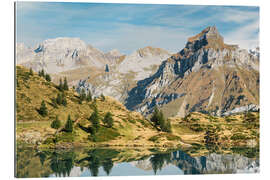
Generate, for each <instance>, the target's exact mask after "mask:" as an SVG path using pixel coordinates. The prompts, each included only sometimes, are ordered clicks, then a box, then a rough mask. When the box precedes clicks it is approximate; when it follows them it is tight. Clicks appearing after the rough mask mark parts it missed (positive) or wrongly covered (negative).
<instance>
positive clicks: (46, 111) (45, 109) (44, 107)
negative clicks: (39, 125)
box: [39, 100, 48, 116]
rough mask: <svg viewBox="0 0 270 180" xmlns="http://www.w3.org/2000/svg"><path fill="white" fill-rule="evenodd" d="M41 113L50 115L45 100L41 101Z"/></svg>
mask: <svg viewBox="0 0 270 180" xmlns="http://www.w3.org/2000/svg"><path fill="white" fill-rule="evenodd" d="M39 114H40V115H41V116H47V115H48V110H47V107H46V104H45V101H44V100H43V101H42V102H41V105H40V108H39Z"/></svg>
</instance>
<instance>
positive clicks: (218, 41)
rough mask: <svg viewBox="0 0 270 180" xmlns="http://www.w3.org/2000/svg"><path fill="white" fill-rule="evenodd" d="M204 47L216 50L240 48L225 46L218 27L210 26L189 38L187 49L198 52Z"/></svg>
mask: <svg viewBox="0 0 270 180" xmlns="http://www.w3.org/2000/svg"><path fill="white" fill-rule="evenodd" d="M202 47H204V48H214V49H224V48H225V49H236V48H237V47H238V46H236V45H228V44H225V43H224V38H223V37H222V36H221V35H220V34H219V32H218V30H217V28H216V26H209V27H207V28H205V29H204V30H202V31H201V32H200V33H199V34H197V35H195V36H192V37H190V38H188V42H187V44H186V47H185V48H186V49H191V50H195V51H196V50H198V49H200V48H202Z"/></svg>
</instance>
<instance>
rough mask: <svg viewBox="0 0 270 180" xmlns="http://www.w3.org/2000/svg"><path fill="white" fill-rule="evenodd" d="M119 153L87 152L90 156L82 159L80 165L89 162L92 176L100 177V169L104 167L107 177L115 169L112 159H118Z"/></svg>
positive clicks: (99, 150)
mask: <svg viewBox="0 0 270 180" xmlns="http://www.w3.org/2000/svg"><path fill="white" fill-rule="evenodd" d="M118 153H119V152H118V151H115V150H111V149H93V150H89V151H88V152H87V154H88V156H87V157H85V158H83V159H80V160H79V161H78V164H81V163H83V162H87V167H88V168H89V170H90V172H91V175H92V176H98V173H99V167H101V166H102V167H103V170H104V171H105V172H106V174H107V175H109V174H110V172H111V170H112V168H113V161H112V158H114V157H116V156H117V154H118Z"/></svg>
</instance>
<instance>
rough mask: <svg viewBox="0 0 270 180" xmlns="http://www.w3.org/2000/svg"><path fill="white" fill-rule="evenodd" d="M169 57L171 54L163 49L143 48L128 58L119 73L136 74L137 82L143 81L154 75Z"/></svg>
mask: <svg viewBox="0 0 270 180" xmlns="http://www.w3.org/2000/svg"><path fill="white" fill-rule="evenodd" d="M169 56H170V53H169V52H167V51H166V50H164V49H161V48H153V47H150V46H148V47H145V48H141V49H138V50H137V51H135V52H133V53H132V54H131V55H129V56H127V57H126V58H125V59H124V60H123V61H122V63H121V64H120V65H119V66H118V71H119V72H120V73H123V74H127V73H134V75H135V80H142V79H145V78H147V77H148V76H149V75H151V74H153V73H154V72H155V71H156V70H157V67H158V66H159V65H160V63H161V62H162V61H164V60H166V59H167V58H168V57H169Z"/></svg>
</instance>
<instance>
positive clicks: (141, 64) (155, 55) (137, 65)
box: [76, 46, 169, 102]
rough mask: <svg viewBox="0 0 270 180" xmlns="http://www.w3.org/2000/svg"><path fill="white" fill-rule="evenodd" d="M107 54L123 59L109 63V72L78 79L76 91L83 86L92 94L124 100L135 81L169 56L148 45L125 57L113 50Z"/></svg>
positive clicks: (155, 68)
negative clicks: (113, 63) (112, 63)
mask: <svg viewBox="0 0 270 180" xmlns="http://www.w3.org/2000/svg"><path fill="white" fill-rule="evenodd" d="M107 54H113V55H115V57H117V56H118V57H119V59H121V57H122V58H123V59H122V60H120V61H119V64H115V65H109V66H108V69H109V72H102V73H99V74H98V75H93V76H94V78H91V75H90V78H85V79H81V80H79V81H78V83H77V85H76V87H77V91H78V92H79V91H80V90H81V89H82V88H84V89H85V90H86V91H88V90H90V91H91V93H92V94H93V95H94V96H99V95H101V94H104V95H106V96H112V97H114V98H116V99H117V100H119V101H121V102H124V101H125V99H126V98H127V93H128V91H129V90H130V89H131V88H132V87H134V86H135V85H136V82H137V81H138V80H140V79H145V78H147V77H149V76H150V75H151V74H153V73H154V72H155V71H156V70H157V69H158V65H159V64H160V63H161V62H162V61H163V60H165V59H166V58H167V57H169V53H168V52H167V51H166V50H163V49H160V48H153V47H149V46H148V47H145V48H142V49H138V50H137V51H135V52H133V53H132V54H131V55H129V56H126V57H124V56H120V55H121V54H119V53H118V52H116V51H115V50H112V51H110V52H109V53H107ZM116 55H117V56H116ZM93 76H92V77H93Z"/></svg>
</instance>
